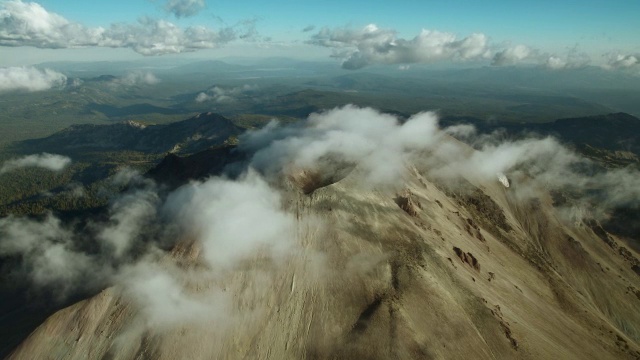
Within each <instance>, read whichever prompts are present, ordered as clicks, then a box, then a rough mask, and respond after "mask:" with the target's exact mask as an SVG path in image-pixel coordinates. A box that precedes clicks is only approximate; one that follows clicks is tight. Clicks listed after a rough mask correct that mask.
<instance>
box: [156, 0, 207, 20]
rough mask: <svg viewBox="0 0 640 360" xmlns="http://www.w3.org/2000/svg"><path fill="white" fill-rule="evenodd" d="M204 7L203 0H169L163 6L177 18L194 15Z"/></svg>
mask: <svg viewBox="0 0 640 360" xmlns="http://www.w3.org/2000/svg"><path fill="white" fill-rule="evenodd" d="M205 7H206V4H205V3H204V0H169V1H167V3H166V4H165V6H164V8H165V10H167V11H168V12H170V13H172V14H173V15H175V17H177V18H182V17H189V16H193V15H196V14H197V13H199V12H200V11H202V10H203V9H204V8H205Z"/></svg>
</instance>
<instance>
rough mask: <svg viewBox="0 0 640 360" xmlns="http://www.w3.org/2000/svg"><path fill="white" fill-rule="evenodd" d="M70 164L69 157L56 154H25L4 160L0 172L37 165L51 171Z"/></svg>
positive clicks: (61, 168) (59, 169)
mask: <svg viewBox="0 0 640 360" xmlns="http://www.w3.org/2000/svg"><path fill="white" fill-rule="evenodd" d="M69 164H71V159H70V158H68V157H66V156H62V155H56V154H49V153H42V154H34V155H27V156H23V157H20V158H16V159H12V160H8V161H5V162H4V163H3V164H2V167H0V174H4V173H7V172H9V171H13V170H15V169H20V168H24V167H39V168H43V169H47V170H51V171H61V170H63V169H64V168H66V167H67V166H69Z"/></svg>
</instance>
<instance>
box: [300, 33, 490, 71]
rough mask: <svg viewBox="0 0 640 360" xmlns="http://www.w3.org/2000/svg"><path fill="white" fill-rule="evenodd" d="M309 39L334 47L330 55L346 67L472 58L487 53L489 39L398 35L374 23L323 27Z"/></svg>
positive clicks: (478, 35) (435, 35)
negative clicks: (408, 37)
mask: <svg viewBox="0 0 640 360" xmlns="http://www.w3.org/2000/svg"><path fill="white" fill-rule="evenodd" d="M308 43H310V44H314V45H319V46H325V47H330V48H334V49H335V51H334V55H333V56H335V57H338V58H343V59H345V60H344V62H343V63H342V66H343V67H344V68H346V69H359V68H362V67H365V66H368V65H371V64H410V63H428V62H434V61H439V60H472V59H480V58H484V57H486V56H488V53H487V51H488V48H487V45H488V39H487V37H486V36H485V35H484V34H472V35H469V36H468V37H465V38H462V39H458V37H457V36H456V35H455V34H451V33H446V32H440V31H433V30H422V31H421V32H420V34H418V35H417V36H415V37H414V38H413V39H409V40H407V39H402V38H398V37H397V36H396V32H395V30H392V29H380V28H378V27H377V26H376V25H374V24H369V25H367V26H365V27H364V28H361V29H350V28H338V29H329V28H323V29H322V30H320V31H319V32H318V33H317V34H315V35H313V36H312V38H311V40H309V41H308Z"/></svg>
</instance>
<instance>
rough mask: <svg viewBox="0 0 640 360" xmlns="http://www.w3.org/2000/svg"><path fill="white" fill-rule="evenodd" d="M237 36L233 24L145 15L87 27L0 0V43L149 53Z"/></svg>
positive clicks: (205, 46) (216, 44)
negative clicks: (180, 22)
mask: <svg viewBox="0 0 640 360" xmlns="http://www.w3.org/2000/svg"><path fill="white" fill-rule="evenodd" d="M241 25H243V26H248V27H252V26H253V24H252V23H251V24H249V23H243V24H241ZM243 31H245V30H243ZM253 31H255V29H253ZM238 37H239V36H238V34H237V31H236V28H234V27H227V28H223V29H221V30H219V31H214V30H211V29H209V28H206V27H204V26H191V27H187V28H185V29H182V28H180V27H178V26H177V25H175V24H173V23H171V22H169V21H166V20H158V19H152V18H148V17H143V18H140V19H139V20H138V22H137V23H134V24H127V23H117V24H112V25H111V26H110V27H108V28H103V27H96V28H90V27H86V26H84V25H82V24H79V23H74V22H71V21H69V20H67V19H65V18H64V17H62V16H60V15H58V14H55V13H51V12H49V11H47V10H46V9H45V8H43V7H42V6H41V5H39V4H37V3H29V2H22V1H21V0H11V1H6V2H3V3H2V8H1V10H0V45H1V46H34V47H38V48H51V49H56V48H73V47H85V46H100V47H113V48H130V49H133V50H134V51H136V52H138V53H140V54H142V55H147V56H149V55H163V54H174V53H183V52H191V51H196V50H201V49H212V48H217V47H219V46H221V45H224V44H226V43H228V42H230V41H232V40H234V39H236V38H238Z"/></svg>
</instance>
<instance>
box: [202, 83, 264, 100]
mask: <svg viewBox="0 0 640 360" xmlns="http://www.w3.org/2000/svg"><path fill="white" fill-rule="evenodd" d="M256 90H258V86H257V85H249V84H245V85H243V86H238V87H234V88H226V89H225V88H222V87H220V86H214V87H212V88H210V89H209V90H207V91H205V92H201V93H199V94H198V95H197V96H196V98H195V101H196V102H199V103H201V102H206V101H213V102H217V103H226V102H232V101H234V100H235V99H236V98H237V97H238V96H241V95H248V94H251V93H252V92H255V91H256Z"/></svg>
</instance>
